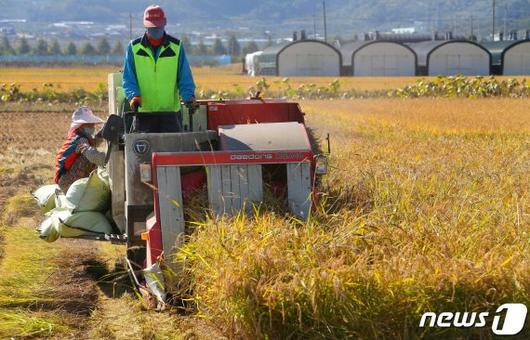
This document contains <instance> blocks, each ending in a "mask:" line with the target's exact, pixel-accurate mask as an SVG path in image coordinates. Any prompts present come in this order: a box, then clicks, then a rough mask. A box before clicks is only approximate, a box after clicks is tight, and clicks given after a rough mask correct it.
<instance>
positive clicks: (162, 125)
mask: <svg viewBox="0 0 530 340" xmlns="http://www.w3.org/2000/svg"><path fill="white" fill-rule="evenodd" d="M144 26H145V28H146V32H145V33H144V35H143V36H142V37H139V38H138V39H135V40H133V41H131V42H130V43H129V46H128V47H127V54H126V55H125V62H124V69H123V89H124V91H125V96H126V98H127V100H128V101H129V105H130V107H131V109H132V110H134V111H139V112H146V113H147V114H145V115H139V116H137V117H136V118H135V121H134V125H133V126H134V130H136V131H137V132H179V131H181V130H182V113H181V108H180V98H181V97H182V99H183V100H184V102H185V103H188V104H190V105H195V104H196V102H195V96H194V93H195V84H194V82H193V75H192V74H191V68H190V65H189V64H188V60H187V59H186V55H185V53H184V49H183V48H182V44H181V43H180V41H179V40H178V39H175V38H173V37H172V36H170V35H168V34H167V33H166V32H165V29H164V28H165V26H166V16H165V14H164V11H163V10H162V8H161V7H159V6H156V5H153V6H149V7H147V8H146V10H145V12H144ZM149 112H151V113H153V114H152V115H149Z"/></svg>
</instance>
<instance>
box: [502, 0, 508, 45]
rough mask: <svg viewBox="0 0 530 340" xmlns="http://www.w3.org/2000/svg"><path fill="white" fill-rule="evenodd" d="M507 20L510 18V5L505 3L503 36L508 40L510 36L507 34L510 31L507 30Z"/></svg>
mask: <svg viewBox="0 0 530 340" xmlns="http://www.w3.org/2000/svg"><path fill="white" fill-rule="evenodd" d="M507 20H508V6H507V5H504V30H503V31H504V33H503V36H504V40H508V36H507V35H506V34H507V33H508V32H507V29H508V27H507V25H508V24H507Z"/></svg>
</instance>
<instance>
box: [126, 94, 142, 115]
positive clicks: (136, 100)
mask: <svg viewBox="0 0 530 340" xmlns="http://www.w3.org/2000/svg"><path fill="white" fill-rule="evenodd" d="M129 106H130V107H131V110H133V111H134V112H138V108H139V107H140V106H142V98H141V97H133V99H131V101H130V102H129Z"/></svg>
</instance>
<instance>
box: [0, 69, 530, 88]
mask: <svg viewBox="0 0 530 340" xmlns="http://www.w3.org/2000/svg"><path fill="white" fill-rule="evenodd" d="M117 71H119V68H118V67H69V68H64V67H54V68H35V67H33V68H32V67H25V68H16V67H8V68H5V67H2V68H1V69H0V84H1V83H12V82H16V83H18V84H20V85H21V88H22V90H24V91H30V90H32V89H34V88H36V89H42V87H43V85H44V84H46V83H51V84H53V85H54V86H55V87H58V90H60V91H61V90H62V91H71V90H74V89H80V88H82V89H85V90H87V91H94V90H96V89H97V88H98V87H99V86H100V84H106V79H107V74H108V73H109V72H117ZM193 74H194V78H195V82H196V84H197V86H198V87H200V88H201V89H203V90H214V91H220V90H227V89H233V88H234V87H238V86H239V87H242V88H243V89H247V88H249V87H251V86H253V85H255V83H256V81H258V80H259V79H260V77H247V76H244V75H242V74H241V65H230V66H227V67H222V68H212V67H199V68H194V69H193ZM266 78H267V80H268V81H269V83H271V84H272V87H273V88H274V86H275V85H274V82H275V81H280V80H282V79H283V78H281V77H266ZM500 78H501V79H502V78H505V77H500ZM511 78H513V77H511ZM516 78H517V79H523V77H516ZM335 79H337V78H336V77H294V78H291V79H290V80H291V81H290V83H291V85H292V86H294V87H297V86H299V85H301V84H310V83H313V84H316V85H317V86H326V85H328V84H329V83H331V82H332V81H333V80H335ZM338 79H339V80H340V85H341V89H343V90H350V89H356V90H367V91H369V90H388V89H396V88H399V87H403V86H406V85H410V84H412V83H414V82H415V81H416V80H417V78H416V77H397V78H396V77H386V78H385V77H341V78H338Z"/></svg>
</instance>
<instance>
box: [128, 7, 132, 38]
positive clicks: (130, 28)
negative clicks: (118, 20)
mask: <svg viewBox="0 0 530 340" xmlns="http://www.w3.org/2000/svg"><path fill="white" fill-rule="evenodd" d="M129 40H132V13H129Z"/></svg>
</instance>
